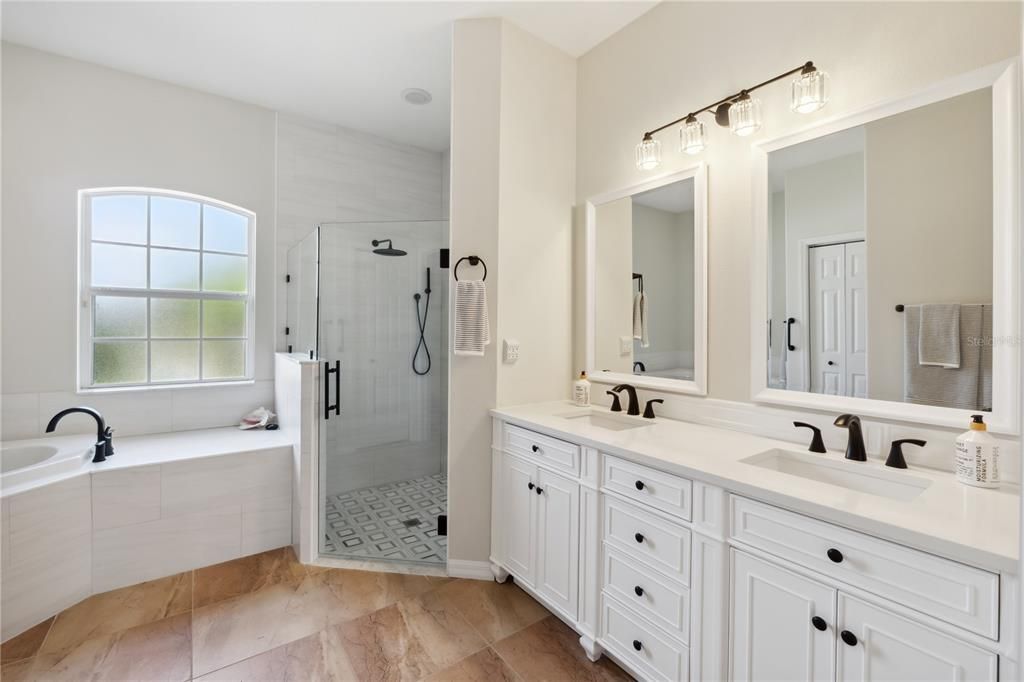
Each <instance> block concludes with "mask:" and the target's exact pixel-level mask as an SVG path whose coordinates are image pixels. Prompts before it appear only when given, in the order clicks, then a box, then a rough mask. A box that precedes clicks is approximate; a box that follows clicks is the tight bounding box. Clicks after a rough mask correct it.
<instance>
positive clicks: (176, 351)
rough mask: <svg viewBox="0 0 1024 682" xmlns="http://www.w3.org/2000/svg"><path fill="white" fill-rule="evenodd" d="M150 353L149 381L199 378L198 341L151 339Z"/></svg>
mask: <svg viewBox="0 0 1024 682" xmlns="http://www.w3.org/2000/svg"><path fill="white" fill-rule="evenodd" d="M150 354H151V356H150V360H149V362H150V365H149V366H150V369H149V371H150V375H151V378H150V381H187V380H189V379H198V378H199V342H198V341H153V342H152V345H151V348H150Z"/></svg>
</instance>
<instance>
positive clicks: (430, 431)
mask: <svg viewBox="0 0 1024 682" xmlns="http://www.w3.org/2000/svg"><path fill="white" fill-rule="evenodd" d="M447 242H448V223H447V222H446V221H411V222H363V223H322V224H321V225H319V226H318V227H317V228H316V229H315V230H314V231H313V232H312V233H311V234H310V235H309V236H308V237H306V238H305V239H304V240H303V241H302V242H300V243H299V244H297V245H296V246H294V247H293V248H292V249H291V250H290V251H289V252H288V280H289V281H288V284H287V289H286V291H287V297H288V300H287V310H288V335H287V338H288V342H287V343H288V344H289V351H291V352H295V353H302V354H304V355H305V354H309V353H312V355H311V356H310V357H316V358H317V359H318V360H319V361H320V363H321V367H320V387H319V390H320V396H319V398H320V402H321V404H320V415H319V418H320V424H319V426H320V433H319V436H320V438H319V440H320V443H319V445H320V448H319V452H320V455H319V462H320V470H319V482H320V491H319V498H320V499H319V505H320V530H321V533H320V553H321V554H322V555H326V556H334V557H338V558H345V559H357V560H362V561H374V560H382V561H399V562H413V563H417V564H427V565H443V564H444V563H445V561H446V559H447V537H446V530H445V526H446V524H445V520H446V516H445V515H446V513H447V511H446V510H447V498H448V485H447V468H448V463H447V450H448V447H447V446H448V443H447V423H448V415H447V404H448V400H447V392H448V386H447V380H448V366H447V363H448V361H447V357H448V340H447V335H448V270H447V269H446V268H447V266H448V263H447V260H448V258H447V246H448V243H447Z"/></svg>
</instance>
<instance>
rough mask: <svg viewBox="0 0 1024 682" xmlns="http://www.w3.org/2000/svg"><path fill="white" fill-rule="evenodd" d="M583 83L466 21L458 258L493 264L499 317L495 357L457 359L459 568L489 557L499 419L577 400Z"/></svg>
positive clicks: (454, 186) (462, 24)
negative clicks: (509, 347) (576, 261)
mask: <svg viewBox="0 0 1024 682" xmlns="http://www.w3.org/2000/svg"><path fill="white" fill-rule="evenodd" d="M575 79H576V63H575V60H573V59H572V58H570V57H568V56H567V55H565V54H563V53H561V52H559V51H558V50H555V49H554V48H552V47H550V46H548V45H547V44H545V43H543V42H541V41H539V40H537V39H536V38H533V37H532V36H530V35H528V34H526V33H524V32H523V31H521V30H520V29H518V28H516V27H514V26H512V25H510V24H506V23H504V22H502V21H501V20H497V19H473V20H466V21H458V22H456V23H455V27H454V34H453V51H452V148H451V249H452V258H454V259H458V258H460V257H462V256H465V255H470V254H477V255H479V256H481V257H482V258H483V259H484V260H485V261H486V262H487V266H488V275H487V284H488V306H489V308H490V320H491V345H490V346H488V348H487V352H486V355H485V356H484V357H483V358H477V357H454V358H453V359H452V366H451V399H450V417H449V443H450V446H449V462H450V463H449V504H450V509H449V515H450V521H449V559H450V561H452V562H455V570H458V566H457V562H459V561H486V560H487V558H488V557H489V554H490V490H491V478H490V477H491V450H490V444H491V420H490V416H489V414H488V409H489V408H492V407H494V406H495V405H511V404H514V403H523V402H531V401H538V400H551V399H556V398H567V397H568V396H569V387H570V385H571V379H572V366H571V364H570V358H571V353H572V341H571V334H570V329H571V327H570V320H571V317H572V300H571V277H572V271H571V268H570V264H571V262H572V258H571V255H570V249H571V231H572V224H571V220H572V213H571V210H572V198H573V184H574V164H575V132H574V126H575V118H576V111H575V91H576V84H575ZM538 102H543V103H544V106H543V107H538V106H537V103H538ZM499 245H500V255H499ZM453 290H454V287H453ZM499 301H500V302H499ZM502 338H514V339H516V340H518V341H519V342H520V344H521V352H520V359H519V362H518V363H516V364H515V365H503V364H502V363H501V340H502Z"/></svg>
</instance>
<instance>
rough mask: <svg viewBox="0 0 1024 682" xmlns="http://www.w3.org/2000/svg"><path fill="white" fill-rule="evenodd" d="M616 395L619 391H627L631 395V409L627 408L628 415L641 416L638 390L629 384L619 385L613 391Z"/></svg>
mask: <svg viewBox="0 0 1024 682" xmlns="http://www.w3.org/2000/svg"><path fill="white" fill-rule="evenodd" d="M612 390H613V391H615V392H616V393H618V392H619V391H623V390H624V391H626V393H628V394H629V407H627V408H626V414H631V415H633V416H637V415H639V414H640V401H639V400H637V397H636V388H634V387H633V386H630V385H629V384H619V385H618V386H616V387H615V388H613V389H612Z"/></svg>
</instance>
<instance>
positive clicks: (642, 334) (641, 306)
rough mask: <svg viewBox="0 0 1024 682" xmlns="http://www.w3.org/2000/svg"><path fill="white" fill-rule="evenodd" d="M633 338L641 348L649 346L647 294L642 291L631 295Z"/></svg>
mask: <svg viewBox="0 0 1024 682" xmlns="http://www.w3.org/2000/svg"><path fill="white" fill-rule="evenodd" d="M633 338H634V339H636V340H637V341H639V342H640V347H641V348H649V347H650V345H651V340H650V338H648V336H647V294H645V293H644V292H642V291H638V292H637V293H636V294H634V295H633Z"/></svg>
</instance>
